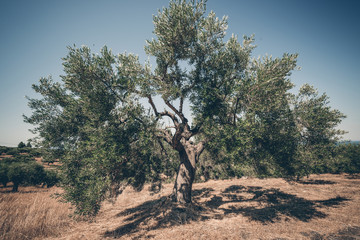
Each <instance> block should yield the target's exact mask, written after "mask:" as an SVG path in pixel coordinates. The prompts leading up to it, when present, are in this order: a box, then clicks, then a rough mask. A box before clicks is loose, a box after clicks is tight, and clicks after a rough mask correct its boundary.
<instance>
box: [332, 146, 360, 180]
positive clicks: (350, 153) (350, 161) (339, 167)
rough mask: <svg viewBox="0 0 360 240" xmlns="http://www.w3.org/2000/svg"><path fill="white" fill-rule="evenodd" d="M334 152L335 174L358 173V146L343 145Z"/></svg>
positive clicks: (359, 169) (359, 156) (359, 155)
mask: <svg viewBox="0 0 360 240" xmlns="http://www.w3.org/2000/svg"><path fill="white" fill-rule="evenodd" d="M336 150H337V155H336V162H335V170H336V172H345V173H350V174H355V173H360V144H352V143H347V144H346V143H343V144H340V145H338V146H337V147H336Z"/></svg>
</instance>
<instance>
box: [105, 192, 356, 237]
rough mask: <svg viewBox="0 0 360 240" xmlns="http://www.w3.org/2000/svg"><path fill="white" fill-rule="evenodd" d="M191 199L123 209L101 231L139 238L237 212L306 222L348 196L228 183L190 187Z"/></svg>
mask: <svg viewBox="0 0 360 240" xmlns="http://www.w3.org/2000/svg"><path fill="white" fill-rule="evenodd" d="M193 200H194V203H193V204H188V205H179V204H176V203H174V202H172V201H171V199H170V197H162V198H160V199H157V200H153V201H147V202H144V203H143V204H141V205H139V206H136V207H134V208H129V209H126V210H124V211H122V212H120V213H118V214H117V217H124V222H126V223H125V224H124V225H122V226H120V227H118V228H117V229H115V230H113V231H107V232H106V233H105V234H104V235H105V237H116V238H118V237H121V236H124V235H126V234H132V233H139V234H140V235H139V236H138V237H139V238H143V237H145V236H144V235H141V232H142V231H143V230H147V231H149V230H156V229H160V228H166V227H170V226H174V225H181V224H186V223H190V222H192V221H204V220H207V219H222V218H226V217H230V216H236V215H239V214H241V215H243V216H245V217H247V218H249V220H253V221H258V222H261V223H264V224H266V223H271V222H275V221H280V220H281V218H283V217H285V218H293V219H298V220H301V221H305V222H307V221H310V220H311V219H313V218H325V217H326V216H327V215H326V214H325V213H324V212H323V211H321V210H322V208H324V207H337V206H339V205H341V204H342V203H343V202H345V201H348V200H349V199H347V198H343V197H336V198H329V199H327V200H307V199H305V198H301V197H297V196H296V195H292V194H288V193H285V192H282V191H280V190H279V189H275V188H272V189H264V188H262V187H255V186H242V185H232V186H230V187H228V188H226V189H225V190H223V191H222V192H220V193H215V191H214V189H212V188H203V189H198V190H194V191H193ZM143 232H144V231H143ZM145 232H146V231H145Z"/></svg>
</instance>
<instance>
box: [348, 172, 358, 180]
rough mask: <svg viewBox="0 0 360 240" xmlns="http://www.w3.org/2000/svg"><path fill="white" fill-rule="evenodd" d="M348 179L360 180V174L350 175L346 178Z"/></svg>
mask: <svg viewBox="0 0 360 240" xmlns="http://www.w3.org/2000/svg"><path fill="white" fill-rule="evenodd" d="M346 178H347V179H360V173H354V174H349V175H347V176H346Z"/></svg>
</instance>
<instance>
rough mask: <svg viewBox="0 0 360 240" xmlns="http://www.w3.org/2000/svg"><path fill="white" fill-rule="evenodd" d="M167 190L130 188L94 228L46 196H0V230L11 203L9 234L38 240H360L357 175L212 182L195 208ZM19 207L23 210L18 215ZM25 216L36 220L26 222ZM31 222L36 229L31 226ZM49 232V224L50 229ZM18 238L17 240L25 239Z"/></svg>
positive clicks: (199, 187) (197, 188) (200, 189)
mask: <svg viewBox="0 0 360 240" xmlns="http://www.w3.org/2000/svg"><path fill="white" fill-rule="evenodd" d="M172 187H173V185H172V184H166V185H165V186H164V188H163V189H162V190H161V192H160V193H159V194H155V195H151V194H150V193H149V191H148V188H149V186H145V188H144V190H143V191H141V192H136V191H134V190H132V189H130V188H127V189H125V191H124V193H123V194H122V195H120V196H119V197H118V198H117V200H116V201H115V202H114V203H110V202H105V203H104V204H103V206H102V209H101V211H100V213H99V215H98V216H97V217H96V218H95V219H94V220H93V221H92V222H84V221H82V222H73V221H72V220H70V219H69V218H68V217H67V215H68V214H69V213H70V210H69V208H68V206H66V205H62V204H61V203H58V202H56V200H55V199H51V198H49V195H50V193H39V194H40V195H39V196H38V197H36V194H37V193H32V194H33V197H31V199H32V200H31V199H30V200H29V199H28V198H29V197H28V196H29V195H28V194H30V193H19V195H18V196H17V195H16V194H11V193H10V194H4V195H6V197H4V196H3V195H2V196H1V198H0V199H5V198H6V199H7V200H6V201H7V202H9V201H11V202H14V203H11V204H9V203H8V204H4V205H2V202H1V203H0V207H1V208H0V211H1V212H0V224H3V223H4V220H3V219H4V218H2V215H1V214H4V213H3V209H4V207H3V206H7V205H11V206H12V208H11V209H12V210H11V211H9V212H8V213H6V212H5V214H7V216H8V217H7V218H8V219H10V220H11V219H18V220H16V221H17V222H14V223H6V226H12V225H16V228H15V227H10V229H12V230H11V231H12V232H16V231H19V232H21V234H23V235H27V236H29V238H32V236H34V237H35V236H36V237H37V238H38V239H113V238H117V239H164V240H165V239H166V240H168V239H216V240H220V239H271V240H274V239H332V240H334V239H360V207H359V206H360V177H359V176H353V177H351V176H348V175H331V174H324V175H312V176H311V177H310V178H309V179H304V180H303V181H302V182H298V183H289V182H286V181H284V180H283V179H279V178H269V179H257V178H247V179H244V178H242V179H232V180H224V181H213V180H211V181H208V182H206V183H196V184H194V188H193V190H194V191H193V200H194V203H193V204H191V205H187V206H183V205H178V204H175V203H173V202H171V201H170V199H169V198H168V196H169V195H170V194H171V191H172ZM51 191H52V190H51ZM42 195H44V197H43V199H42V200H40V198H41V196H42ZM45 195H47V197H45ZM15 196H17V198H16V197H15ZM1 201H3V200H1ZM15 201H19V202H22V204H20V203H17V204H16V203H15ZM53 201H54V202H53ZM25 203H29V204H25ZM17 205H21V206H22V205H27V206H28V207H25V208H24V207H21V209H20V208H19V209H18V210H17V208H16V207H15V206H17ZM37 205H40V206H42V207H36V206H37ZM31 206H32V207H31ZM46 206H48V207H46ZM31 208H33V210H30V209H31ZM35 208H38V209H37V210H35ZM59 208H60V209H59ZM7 209H8V210H10V207H9V206H8V207H7ZM26 211H27V213H26ZM38 211H39V214H38V215H37V212H38ZM31 212H32V213H31ZM50 212H51V214H50ZM12 215H14V216H12ZM28 215H33V217H32V219H33V220H31V219H28V220H25V219H24V218H27V216H28ZM16 216H18V217H16ZM43 219H46V220H43ZM20 220H21V221H20ZM12 221H15V220H12ZM32 221H37V222H39V223H36V224H34V225H33V226H31V224H30V223H31V222H32ZM40 222H43V223H40ZM45 225H46V226H45ZM49 226H54V227H53V229H51V231H50V228H49ZM3 229H4V228H3V227H2V228H1V231H4V230H3ZM36 229H37V230H36ZM41 229H44V230H41ZM42 231H43V232H42ZM8 232H9V231H8ZM21 234H18V235H16V236H19V237H18V239H26V238H25V237H21V236H22V235H21ZM3 236H5V235H4V234H2V235H0V239H1V238H2V237H3ZM9 236H10V235H9ZM13 236H15V235H13ZM7 239H16V238H15V237H12V238H10V237H8V238H7Z"/></svg>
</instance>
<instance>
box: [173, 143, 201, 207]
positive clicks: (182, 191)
mask: <svg viewBox="0 0 360 240" xmlns="http://www.w3.org/2000/svg"><path fill="white" fill-rule="evenodd" d="M177 150H178V151H179V156H180V166H179V169H178V173H177V177H176V180H175V185H174V197H175V201H176V202H178V203H191V192H192V184H193V182H194V180H195V171H196V163H197V162H198V159H199V156H200V154H201V152H202V147H201V148H199V147H198V146H196V145H192V144H191V143H190V142H187V143H185V144H181V146H180V148H179V149H177Z"/></svg>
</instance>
